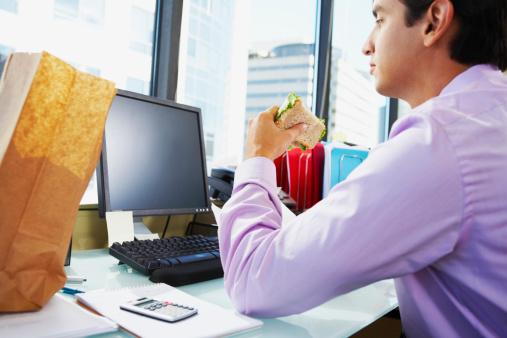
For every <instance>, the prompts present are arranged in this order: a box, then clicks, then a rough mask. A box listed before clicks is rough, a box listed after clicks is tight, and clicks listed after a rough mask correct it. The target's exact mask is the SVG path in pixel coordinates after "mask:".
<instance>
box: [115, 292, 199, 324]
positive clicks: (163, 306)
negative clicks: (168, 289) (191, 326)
mask: <svg viewBox="0 0 507 338" xmlns="http://www.w3.org/2000/svg"><path fill="white" fill-rule="evenodd" d="M120 309H122V310H126V311H130V312H133V313H137V314H140V315H143V316H146V317H151V318H155V319H160V320H164V321H166V322H171V323H173V322H177V321H179V320H182V319H185V318H188V317H190V316H193V315H195V314H197V309H196V308H194V307H191V306H187V305H183V304H179V303H175V302H171V301H167V300H165V301H161V300H155V299H152V298H147V297H143V298H139V299H136V300H133V301H130V302H127V303H125V304H122V305H120Z"/></svg>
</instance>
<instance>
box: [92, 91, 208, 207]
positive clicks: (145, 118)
mask: <svg viewBox="0 0 507 338" xmlns="http://www.w3.org/2000/svg"><path fill="white" fill-rule="evenodd" d="M99 175H100V176H99V181H100V183H101V184H99V205H102V207H101V209H103V208H104V207H105V210H106V211H115V210H132V211H133V212H134V215H135V216H142V215H163V214H178V213H179V214H181V213H198V212H204V211H207V210H208V206H209V204H208V191H207V180H206V159H205V154H204V149H203V140H202V125H201V117H200V110H199V109H197V108H193V107H188V106H183V105H178V104H175V103H172V102H169V101H165V100H159V99H154V98H152V97H148V96H144V95H138V94H133V93H129V92H125V91H120V92H119V93H118V95H117V96H116V98H115V100H114V101H113V104H112V106H111V109H110V111H109V115H108V118H107V121H106V128H105V133H104V146H103V150H102V157H101V165H100V166H99ZM100 185H103V187H100ZM101 198H102V199H105V203H101V201H100V199H101ZM104 204H105V206H104ZM103 211H104V210H101V214H103Z"/></svg>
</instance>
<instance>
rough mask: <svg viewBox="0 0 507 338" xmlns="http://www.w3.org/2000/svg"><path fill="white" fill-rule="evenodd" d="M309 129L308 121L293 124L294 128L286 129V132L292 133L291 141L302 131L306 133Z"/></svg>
mask: <svg viewBox="0 0 507 338" xmlns="http://www.w3.org/2000/svg"><path fill="white" fill-rule="evenodd" d="M307 129H308V125H307V124H306V123H299V124H296V125H295V126H293V127H292V128H289V129H286V130H285V132H286V133H288V134H289V135H290V139H291V143H292V142H293V141H294V140H295V139H296V138H297V137H298V136H299V135H301V134H302V133H304V132H305V131H306V130H307Z"/></svg>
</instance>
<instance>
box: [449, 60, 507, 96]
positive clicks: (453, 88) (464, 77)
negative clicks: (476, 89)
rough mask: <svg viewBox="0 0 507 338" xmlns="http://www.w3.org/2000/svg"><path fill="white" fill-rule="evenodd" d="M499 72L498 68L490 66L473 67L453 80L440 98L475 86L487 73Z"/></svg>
mask: <svg viewBox="0 0 507 338" xmlns="http://www.w3.org/2000/svg"><path fill="white" fill-rule="evenodd" d="M499 71H500V70H499V69H498V68H497V67H496V66H493V65H488V64H482V65H475V66H472V67H470V68H468V69H467V70H465V71H464V72H463V73H461V74H459V75H458V76H456V77H455V78H454V79H452V81H451V82H449V83H448V84H447V86H445V87H444V89H442V91H441V92H440V95H439V96H441V95H446V94H451V93H455V92H459V91H463V90H464V89H466V88H467V87H469V86H473V85H474V83H475V82H476V81H477V80H478V79H480V78H481V77H483V76H484V75H486V74H487V73H492V72H499Z"/></svg>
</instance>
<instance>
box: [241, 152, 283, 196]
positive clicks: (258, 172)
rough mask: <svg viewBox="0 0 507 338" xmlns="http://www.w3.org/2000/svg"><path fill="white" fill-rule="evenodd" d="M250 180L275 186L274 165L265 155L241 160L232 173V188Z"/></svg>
mask: <svg viewBox="0 0 507 338" xmlns="http://www.w3.org/2000/svg"><path fill="white" fill-rule="evenodd" d="M251 181H261V182H262V183H264V184H266V186H267V187H273V188H276V167H275V164H274V163H273V161H271V160H270V159H268V158H266V157H253V158H250V159H248V160H246V161H244V162H242V163H241V164H240V165H239V166H238V168H237V169H236V173H235V174H234V189H236V188H237V187H239V186H240V185H243V184H244V183H248V182H251Z"/></svg>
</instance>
